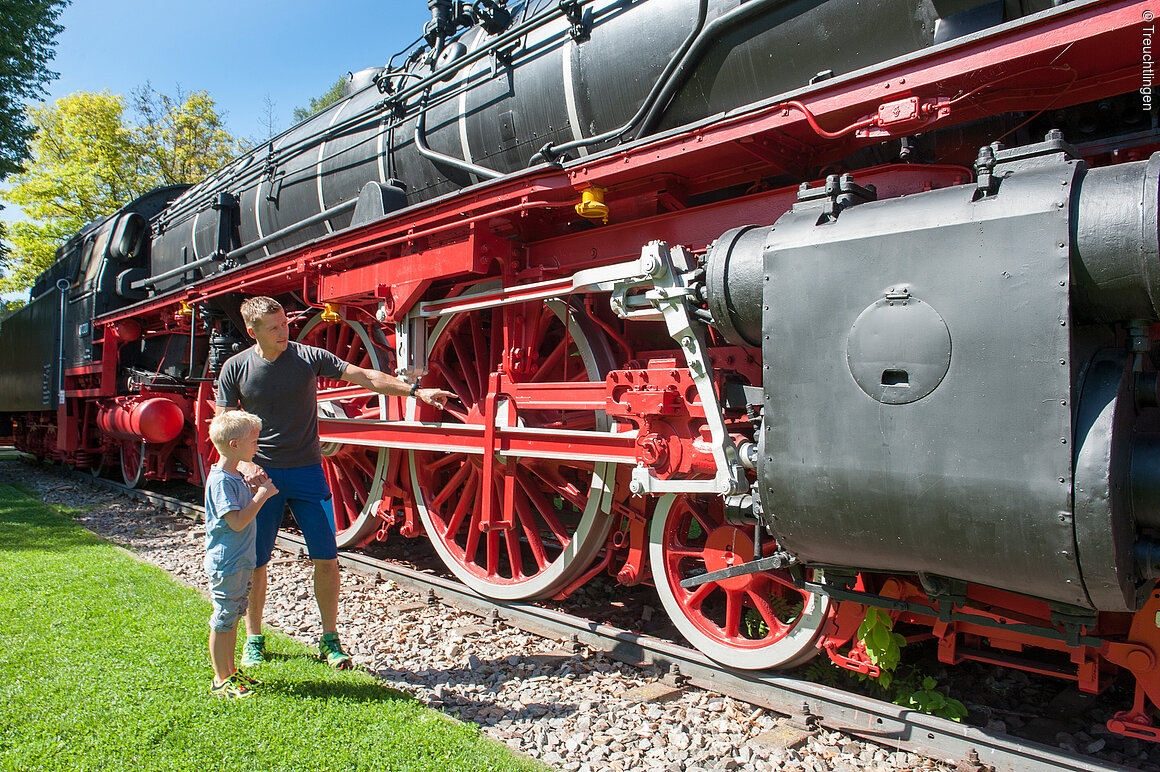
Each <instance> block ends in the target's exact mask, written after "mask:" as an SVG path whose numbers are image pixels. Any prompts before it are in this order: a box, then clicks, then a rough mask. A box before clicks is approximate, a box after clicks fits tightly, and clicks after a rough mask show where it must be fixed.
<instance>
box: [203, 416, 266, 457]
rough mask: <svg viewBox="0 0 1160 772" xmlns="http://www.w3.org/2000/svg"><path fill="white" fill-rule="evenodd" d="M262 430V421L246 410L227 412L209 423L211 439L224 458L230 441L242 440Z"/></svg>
mask: <svg viewBox="0 0 1160 772" xmlns="http://www.w3.org/2000/svg"><path fill="white" fill-rule="evenodd" d="M261 430H262V419H261V418H258V416H256V415H254V414H253V413H247V412H246V411H245V410H226V411H225V412H222V413H218V414H217V415H215V416H214V417H213V420H212V421H210V423H209V439H210V442H212V443H213V444H214V447H215V448H217V449H218V453H221V454H222V455H223V456H224V455H225V454H226V451H227V450H228V449H229V446H230V440H240V439H242V438H243V437H245V436H247V435H248V434H249V433H250V432H254V431H261Z"/></svg>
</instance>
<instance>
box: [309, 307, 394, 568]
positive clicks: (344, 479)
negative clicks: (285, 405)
mask: <svg viewBox="0 0 1160 772" xmlns="http://www.w3.org/2000/svg"><path fill="white" fill-rule="evenodd" d="M298 341H299V342H301V343H305V344H306V345H309V346H317V347H318V348H324V349H326V350H327V351H329V352H331V353H333V354H335V355H337V356H338V358H339V359H341V360H343V361H344V362H347V363H349V364H352V365H356V366H358V367H365V368H370V369H374V370H381V369H383V367H384V366H387V365H388V363H387V361H386V356H387V354H386V350H385V347H384V346H379V345H375V344H374V343H373V342H372V341H371V337H370V335H369V334H368V333H367V331H366V329H365V328H364V327H363V326H362V325H361V324H359V323H358V322H354V321H349V320H347V319H342V320H341V321H338V322H325V321H323V320H322V315H321V314H319V315H318V316H315V317H314V318H313V319H311V320H310V322H308V323H307V325H306V326H305V327H304V328H302V332H301V334H300V335H299V336H298ZM349 388H350V384H348V383H346V382H344V381H338V380H331V379H328V378H320V379H319V380H318V417H319V418H362V419H371V420H376V421H377V420H380V419H381V418H382V417H383V416H384V415H385V414H386V399H387V398H386V397H383V396H381V395H379V394H365V395H362V396H357V397H350V396H338V395H334V396H332V395H328V394H327V392H328V391H329V390H332V389H349ZM387 460H388V451H387V450H386V449H385V448H368V447H362V446H358V445H344V444H341V443H324V444H323V445H322V469H323V472H325V474H326V482H327V483H328V484H329V485H330V494H331V496H333V502H334V527H335V538H336V540H337V542H338V546H339V547H341V548H344V549H349V548H352V547H358V546H362V545H363V544H366V543H367V542H369V541H371V540H372V539H374V537H375V535H376V534H377V533H378V530H379V528H380V527H381V526H382V525H383V521H382V518H381V517H380V515H379V504H380V501H381V499H382V492H383V474H384V471H385V470H386V468H387Z"/></svg>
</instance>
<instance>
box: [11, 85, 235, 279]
mask: <svg viewBox="0 0 1160 772" xmlns="http://www.w3.org/2000/svg"><path fill="white" fill-rule="evenodd" d="M133 104H134V106H135V108H136V112H137V114H138V116H139V118H140V120H139V122H138V123H136V124H134V123H131V122H130V121H129V120H128V118H127V116H126V107H125V99H124V97H121V96H119V95H114V94H110V93H109V92H107V91H105V92H101V93H98V94H93V93H85V92H80V93H76V94H71V95H69V96H66V97H63V98H61V99H58V100H57V101H56V102H54V103H53V104H52V105H42V106H40V107H35V108H31V109H30V110H29V118H30V122H31V123H32V124H33V125H34V126H35V127H36V128H37V134H36V136H35V138H34V139H33V142H32V161H31V162H30V163H29V164H28V167H27V170H26V171H25V172H23V173H21V174H18V175H15V176H13V177H12V180H11V181H12V183H13V184H12V187H11V189H10V190H8V191H6V192H5V194H4V198H5V199H6V200H8V201H11V202H13V203H15V204H19V205H20V206H21V208H22V209H23V211H24V214H25V216H26V217H27V218H29V219H28V220H26V221H24V222H17V223H13V224H12V226H11V229H10V230H11V234H10V236H11V238H10V241H11V243H12V247H13V249H12V251H11V253H10V254H7V255H3V256H0V268H3V269H4V270H5V273H6V274H7V275H6V276H5V278H3V279H0V290H3V291H12V290H17V289H23V288H25V287H28V286H29V285H30V284H31V283H32V281H33V280H34V279H35V277H36V275H37V274H39V273H40V272H41V271H43V270H44V269H45V268H47V267H48V266H49V265H51V264H52V261H53V259H54V256H55V252H56V248H57V247H58V246H59V245H60V244H61V243H63V242H64V240H65V239H66V238H68V236H70V235H71V234H73V233H75V232H77V231H78V230H80V229H81V227H82V226H84V225H85V224H86V223H89V222H92V221H93V220H98V219H100V218H103V217H106V216H108V215H110V214H112V213H113V212H115V211H117V210H118V209H120V208H121V207H122V206H124V205H125V204H127V203H129V202H130V201H132V200H133V199H135V198H137V197H138V196H140V195H142V194H144V193H146V192H148V191H149V190H151V189H153V188H155V187H158V186H161V185H174V184H179V183H194V182H197V181H198V180H200V179H202V178H203V177H205V176H206V175H207V174H209V173H210V172H212V171H214V170H215V169H217V168H218V167H220V166H221V165H223V164H225V163H226V162H227V161H229V160H230V159H232V158H233V157H235V156H236V155H237V154H238V153H239V152H241V147H240V145H239V144H238V142H237V141H236V140H235V139H234V138H233V137H231V136H230V134H229V133H228V132H227V131H226V130H225V128H224V125H223V119H222V116H221V114H219V113H218V112H217V110H216V108H215V106H214V101H213V99H212V98H210V96H209V95H208V94H206V92H204V91H194V92H191V93H188V94H186V93H183V92H181V91H180V90H178V93H177V95H176V96H175V97H170V96H168V95H165V94H158V93H157V92H155V91H154V90H153V89H152V88H151V87H150V86H149V85H148V84H146V85H145V86H143V87H142V88H140V89H138V90H137V91H135V92H134V93H133Z"/></svg>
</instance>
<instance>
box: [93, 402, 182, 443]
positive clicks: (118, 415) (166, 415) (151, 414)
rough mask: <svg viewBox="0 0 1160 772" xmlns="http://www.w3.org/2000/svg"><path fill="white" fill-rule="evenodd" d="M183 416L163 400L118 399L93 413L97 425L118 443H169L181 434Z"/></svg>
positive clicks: (175, 405) (177, 408)
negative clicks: (124, 441)
mask: <svg viewBox="0 0 1160 772" xmlns="http://www.w3.org/2000/svg"><path fill="white" fill-rule="evenodd" d="M184 425H185V413H184V412H183V411H182V409H181V406H179V405H178V404H177V403H176V402H174V401H173V400H171V399H166V398H165V397H156V396H154V397H144V398H143V397H128V398H126V397H118V398H117V400H116V401H115V402H114V403H113V404H110V405H105V406H104V407H102V408H101V410H100V412H98V413H97V426H99V427H100V428H101V431H102V432H104V433H105V434H107V435H109V436H110V437H115V438H116V439H118V440H129V441H134V440H136V441H141V440H144V441H145V442H152V443H155V444H159V443H165V442H169V441H170V440H173V439H176V437H177V435H179V434H181V427H182V426H184Z"/></svg>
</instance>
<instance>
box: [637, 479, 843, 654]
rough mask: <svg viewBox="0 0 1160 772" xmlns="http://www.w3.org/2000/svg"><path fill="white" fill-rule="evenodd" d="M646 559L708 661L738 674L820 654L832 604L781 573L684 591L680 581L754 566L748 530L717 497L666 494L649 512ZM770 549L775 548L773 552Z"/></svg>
mask: <svg viewBox="0 0 1160 772" xmlns="http://www.w3.org/2000/svg"><path fill="white" fill-rule="evenodd" d="M649 541H650V544H649V558H650V561H651V563H652V573H653V579H654V581H655V582H656V588H657V594H658V595H660V598H661V603H662V604H663V605H664V607H665V610H666V611H667V612H668V614H669V617H670V618H671V619H672V620H673V624H675V625H676V626H677V629H678V630H680V631H681V634H682V635H684V636H685V638H686V639H688V641H689V643H691V644H693V645H694V646H696V647H697V648H698V649H700V650H701V651H702V652H704V653H705V654H706V655H707V656H709V657H712V658H713V659H715V660H717V661H718V662H720V663H722V664H724V665H728V666H730V667H735V668H738V669H741V670H763V669H766V668H791V667H795V666H797V665H800V664H802V663H803V662H807V661H809V660H810V659H811V658H813V657H814V656H815V655H816V654H817V653H818V649H817V647H816V646H815V643H816V642H817V640H818V636H819V635H820V634H821V628H822V624H823V622H824V621H825V619H826V614H827V613H828V611H829V607H830V600H829V598H826V597H821V596H817V595H814V594H812V593H809V592H804V591H802V590H798V589H797V588H795V587H794V586H793V582H792V581H791V579H790V577H789V575H788V574H787V573H786V572H785V571H762V572H759V573H755V574H747V575H744V576H737V577H733V578H731V579H722V580H720V581H716V582H707V583H705V584H702V585H700V586H697V587H691V588H688V589H685V588H682V587H681V586H680V582H681V581H682V580H684V579H687V578H689V577H692V576H696V575H698V574H704V573H707V572H709V571H717V570H720V569H722V568H727V567H729V566H732V565H737V564H739V563H746V562H748V561H750V560H752V559H753V538H752V529H749V528H743V527H739V526H735V525H733V524H732V523H730V522H728V521H727V520H726V519H725V516H724V507H723V505H722V503H721V500H720V498H718V497H704V498H700V497H693V496H674V495H668V496H665V497H664V498H662V499H661V500H660V501H659V502H658V503H657V507H656V511H655V512H654V513H653V519H652V527H651V533H650V539H649ZM771 546H772V545H771Z"/></svg>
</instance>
